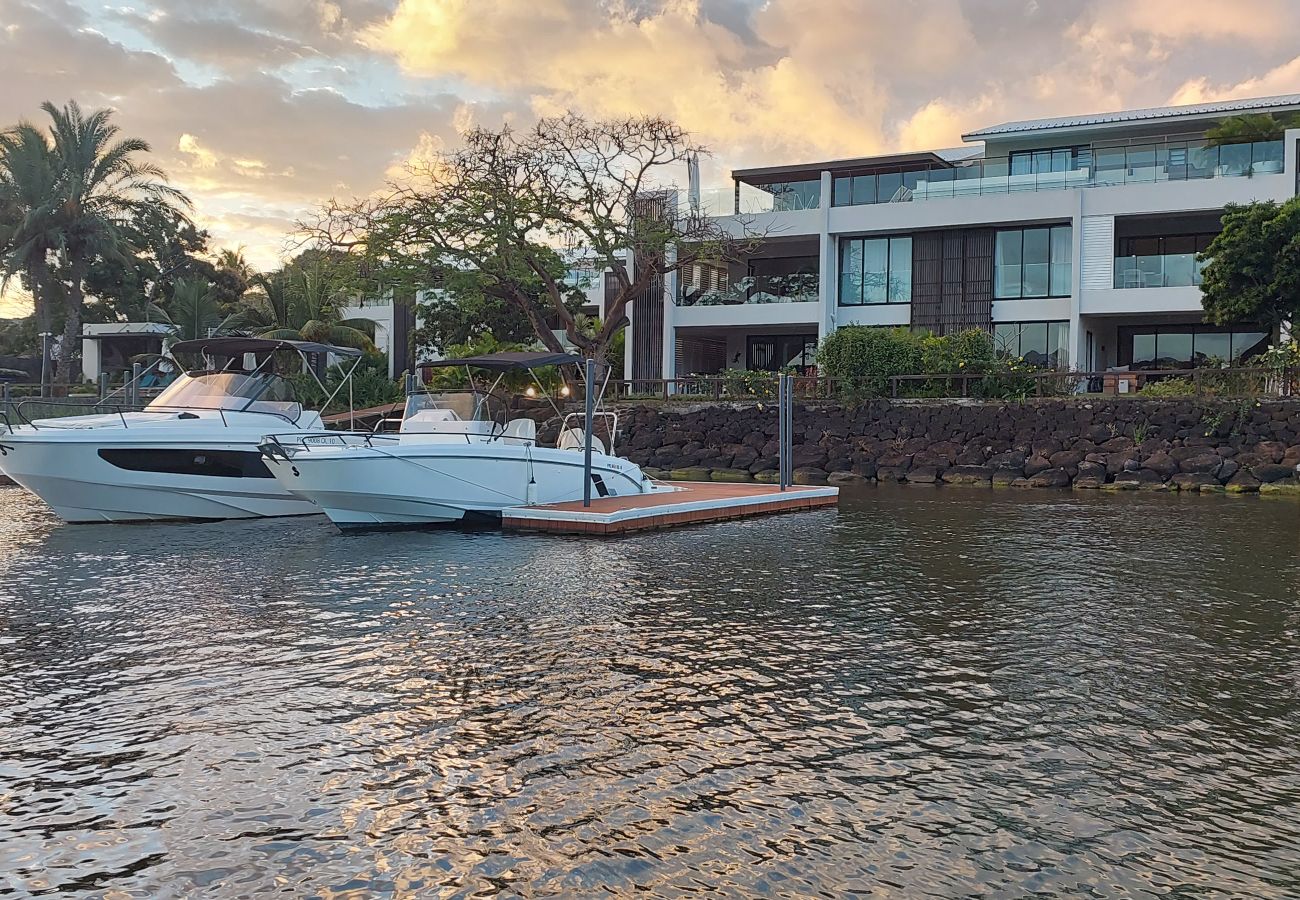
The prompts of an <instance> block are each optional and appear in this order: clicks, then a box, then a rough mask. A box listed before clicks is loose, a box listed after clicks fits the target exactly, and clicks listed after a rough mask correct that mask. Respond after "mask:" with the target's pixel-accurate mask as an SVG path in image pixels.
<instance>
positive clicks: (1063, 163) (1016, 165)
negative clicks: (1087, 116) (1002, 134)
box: [1011, 147, 1092, 175]
mask: <svg viewBox="0 0 1300 900" xmlns="http://www.w3.org/2000/svg"><path fill="white" fill-rule="evenodd" d="M1091 161H1092V148H1090V147H1053V148H1051V149H1047V150H1015V151H1013V152H1012V153H1011V174H1012V175H1045V174H1048V173H1050V172H1069V171H1072V170H1074V169H1086V168H1087V167H1088V164H1089V163H1090V162H1091Z"/></svg>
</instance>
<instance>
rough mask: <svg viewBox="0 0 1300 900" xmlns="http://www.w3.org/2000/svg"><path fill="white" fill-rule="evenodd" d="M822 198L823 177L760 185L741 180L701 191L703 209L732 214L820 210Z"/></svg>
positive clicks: (708, 213) (718, 214)
mask: <svg viewBox="0 0 1300 900" xmlns="http://www.w3.org/2000/svg"><path fill="white" fill-rule="evenodd" d="M821 199H822V183H821V179H820V178H818V179H815V180H813V179H804V180H800V181H782V182H776V183H773V184H758V185H754V184H749V183H747V182H744V181H739V182H736V184H735V185H734V186H733V187H730V188H718V189H715V190H706V191H701V192H700V212H702V213H703V214H705V215H707V216H730V215H757V214H759V213H770V212H790V211H793V210H804V209H818V208H820V207H821Z"/></svg>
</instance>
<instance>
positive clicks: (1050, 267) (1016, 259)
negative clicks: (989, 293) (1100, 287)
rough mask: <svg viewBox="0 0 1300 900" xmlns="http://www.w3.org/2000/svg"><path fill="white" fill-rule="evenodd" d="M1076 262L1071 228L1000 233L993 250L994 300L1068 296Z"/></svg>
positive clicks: (1031, 229)
mask: <svg viewBox="0 0 1300 900" xmlns="http://www.w3.org/2000/svg"><path fill="white" fill-rule="evenodd" d="M1073 259H1074V246H1073V243H1072V236H1071V229H1070V226H1069V225H1053V226H1050V227H1047V226H1044V227H1042V228H1015V229H1009V230H1005V231H999V232H998V234H997V239H996V244H995V246H994V250H993V297H994V299H995V300H1013V299H1019V298H1021V297H1068V296H1070V293H1071V279H1072V274H1073V272H1072V264H1073Z"/></svg>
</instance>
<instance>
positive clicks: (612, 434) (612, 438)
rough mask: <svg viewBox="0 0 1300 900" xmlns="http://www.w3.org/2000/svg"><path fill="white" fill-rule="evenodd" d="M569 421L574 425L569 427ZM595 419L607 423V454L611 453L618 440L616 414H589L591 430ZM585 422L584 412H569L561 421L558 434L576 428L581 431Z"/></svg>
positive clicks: (598, 412) (609, 411) (612, 412)
mask: <svg viewBox="0 0 1300 900" xmlns="http://www.w3.org/2000/svg"><path fill="white" fill-rule="evenodd" d="M570 419H572V420H573V421H574V422H575V423H576V424H574V425H570V424H569V420H570ZM597 419H605V420H607V421H608V422H609V427H608V429H607V433H608V435H609V452H610V453H613V452H614V443H615V442H616V441H617V440H618V413H617V412H614V411H613V410H597V411H596V412H593V413H592V414H591V420H592V426H593V430H594V426H595V424H596V420H597ZM586 420H587V414H586V413H585V412H571V413H569V414H568V415H566V416H565V417H564V419H563V420H561V422H560V433H561V434H563V433H564V432H565V431H567V430H569V429H570V428H577V429H579V430H581V429H582V427H583V425H584V424H585V423H586ZM593 437H594V435H593Z"/></svg>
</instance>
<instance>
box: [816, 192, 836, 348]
mask: <svg viewBox="0 0 1300 900" xmlns="http://www.w3.org/2000/svg"><path fill="white" fill-rule="evenodd" d="M833 190H834V182H833V180H832V178H831V173H830V172H822V188H821V213H820V217H819V219H820V222H821V227H820V229H819V231H818V241H819V248H820V249H819V253H820V257H821V258H820V261H819V264H818V272H819V274H818V282H819V283H818V290H817V299H818V301H819V302H820V304H821V315H820V316H818V317H817V342H818V343H821V341H822V339H823V338H825V337H826V335H828V334H830V333H831V332H832V331H834V330H835V329H836V327H837V322H836V315H835V314H836V312H837V310H838V307H837V306H836V298H837V296H838V292H837V291H836V289H835V287H836V285H837V284H838V283H839V272H838V270H837V266H838V255H837V254H836V252H835V240H834V239H833V238H832V236H831V200H832V197H833V194H832V192H833Z"/></svg>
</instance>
